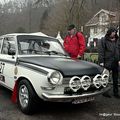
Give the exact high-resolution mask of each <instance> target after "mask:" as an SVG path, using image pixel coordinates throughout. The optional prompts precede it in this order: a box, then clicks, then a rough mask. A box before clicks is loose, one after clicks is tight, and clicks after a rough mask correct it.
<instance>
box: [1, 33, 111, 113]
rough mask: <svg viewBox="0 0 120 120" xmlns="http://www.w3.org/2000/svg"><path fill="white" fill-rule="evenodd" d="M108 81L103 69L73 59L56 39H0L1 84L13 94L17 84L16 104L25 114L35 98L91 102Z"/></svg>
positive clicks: (18, 36) (20, 36) (22, 36)
mask: <svg viewBox="0 0 120 120" xmlns="http://www.w3.org/2000/svg"><path fill="white" fill-rule="evenodd" d="M43 45H44V47H45V48H44V47H43ZM46 49H47V50H46ZM108 79H109V72H108V71H107V70H105V69H104V68H102V67H100V66H98V65H96V64H94V63H89V62H86V61H83V60H72V59H71V58H70V57H69V56H67V55H66V53H65V51H64V50H63V48H62V46H61V44H60V43H59V42H58V40H57V39H55V38H52V37H47V36H46V37H45V36H38V35H30V34H7V35H3V36H1V37H0V84H1V85H3V86H5V87H6V88H8V89H10V90H12V91H13V92H14V91H15V86H16V84H15V83H17V88H16V90H17V91H18V92H17V101H18V104H19V106H20V108H21V110H22V112H24V113H26V114H30V113H31V111H32V108H33V106H34V104H33V103H34V98H33V97H34V96H37V97H38V98H40V99H42V100H44V101H53V102H54V101H55V102H72V103H74V104H77V103H83V102H88V101H91V100H93V99H94V97H95V96H96V95H99V94H101V93H103V92H105V91H107V90H108V89H109V86H108ZM92 87H93V88H92ZM91 89H93V90H91Z"/></svg>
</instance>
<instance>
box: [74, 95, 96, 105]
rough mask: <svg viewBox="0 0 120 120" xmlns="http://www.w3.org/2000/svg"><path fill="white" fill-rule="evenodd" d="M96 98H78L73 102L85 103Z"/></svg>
mask: <svg viewBox="0 0 120 120" xmlns="http://www.w3.org/2000/svg"><path fill="white" fill-rule="evenodd" d="M94 99H95V98H94V97H87V98H77V99H75V100H73V102H72V104H79V103H85V102H89V101H93V100H94Z"/></svg>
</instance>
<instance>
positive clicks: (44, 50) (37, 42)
mask: <svg viewBox="0 0 120 120" xmlns="http://www.w3.org/2000/svg"><path fill="white" fill-rule="evenodd" d="M17 40H18V41H17V42H18V53H19V54H20V55H24V54H28V55H30V54H32V55H33V54H40V55H46V54H59V55H65V54H66V53H65V52H64V49H63V47H62V45H61V44H60V42H59V41H58V40H57V39H54V38H50V37H42V36H32V35H21V36H17Z"/></svg>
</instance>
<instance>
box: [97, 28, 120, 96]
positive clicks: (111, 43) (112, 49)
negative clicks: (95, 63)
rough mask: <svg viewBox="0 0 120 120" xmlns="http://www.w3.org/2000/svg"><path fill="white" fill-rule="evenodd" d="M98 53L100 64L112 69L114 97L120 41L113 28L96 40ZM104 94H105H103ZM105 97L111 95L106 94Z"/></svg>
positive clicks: (116, 90)
mask: <svg viewBox="0 0 120 120" xmlns="http://www.w3.org/2000/svg"><path fill="white" fill-rule="evenodd" d="M98 53H99V57H98V60H99V63H100V65H102V66H104V67H105V68H107V69H108V70H109V71H112V79H113V93H114V96H115V97H116V98H120V96H119V94H118V73H119V65H120V41H119V38H118V35H117V30H116V29H115V28H110V29H109V30H108V31H107V33H106V35H105V37H104V38H102V39H101V40H100V41H99V42H98ZM104 95H105V94H104ZM106 95H107V97H111V96H110V95H109V94H106Z"/></svg>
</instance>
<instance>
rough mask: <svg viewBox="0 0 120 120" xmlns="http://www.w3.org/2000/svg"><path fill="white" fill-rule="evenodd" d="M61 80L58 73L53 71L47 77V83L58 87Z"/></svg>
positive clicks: (61, 77)
mask: <svg viewBox="0 0 120 120" xmlns="http://www.w3.org/2000/svg"><path fill="white" fill-rule="evenodd" d="M62 80H63V76H62V74H61V73H60V72H58V71H54V72H52V73H50V74H49V76H48V81H49V82H50V83H51V84H52V85H60V84H62Z"/></svg>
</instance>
